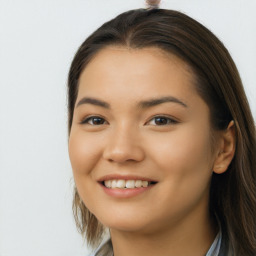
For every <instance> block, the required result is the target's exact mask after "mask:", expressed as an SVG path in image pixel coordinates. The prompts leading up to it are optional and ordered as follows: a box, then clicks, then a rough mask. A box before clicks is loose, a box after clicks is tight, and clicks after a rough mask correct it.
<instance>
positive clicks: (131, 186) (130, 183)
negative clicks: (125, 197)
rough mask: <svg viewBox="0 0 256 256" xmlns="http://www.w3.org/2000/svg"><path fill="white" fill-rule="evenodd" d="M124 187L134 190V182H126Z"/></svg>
mask: <svg viewBox="0 0 256 256" xmlns="http://www.w3.org/2000/svg"><path fill="white" fill-rule="evenodd" d="M125 187H127V188H135V180H127V181H126V184H125Z"/></svg>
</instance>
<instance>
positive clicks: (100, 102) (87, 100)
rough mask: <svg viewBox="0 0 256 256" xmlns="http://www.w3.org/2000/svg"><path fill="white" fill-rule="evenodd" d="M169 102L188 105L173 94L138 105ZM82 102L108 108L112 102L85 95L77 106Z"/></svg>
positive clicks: (147, 105)
mask: <svg viewBox="0 0 256 256" xmlns="http://www.w3.org/2000/svg"><path fill="white" fill-rule="evenodd" d="M167 102H172V103H177V104H180V105H181V106H183V107H186V108H187V107H188V106H187V105H186V104H185V103H184V102H182V101H181V100H179V99H177V98H175V97H173V96H166V97H160V98H153V99H149V100H145V101H141V102H139V103H138V106H139V107H140V108H150V107H153V106H156V105H160V104H163V103H167ZM82 104H92V105H95V106H100V107H103V108H106V109H110V104H109V103H107V102H105V101H103V100H99V99H95V98H91V97H84V98H82V99H81V100H80V101H79V102H78V103H77V104H76V107H78V106H80V105H82Z"/></svg>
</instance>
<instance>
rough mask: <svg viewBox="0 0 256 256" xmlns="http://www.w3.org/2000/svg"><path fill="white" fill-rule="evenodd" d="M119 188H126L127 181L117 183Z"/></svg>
mask: <svg viewBox="0 0 256 256" xmlns="http://www.w3.org/2000/svg"><path fill="white" fill-rule="evenodd" d="M116 187H117V188H125V180H118V181H117V183H116Z"/></svg>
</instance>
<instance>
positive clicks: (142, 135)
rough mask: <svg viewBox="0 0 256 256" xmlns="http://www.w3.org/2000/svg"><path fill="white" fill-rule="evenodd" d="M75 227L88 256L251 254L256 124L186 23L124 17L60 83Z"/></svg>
mask: <svg viewBox="0 0 256 256" xmlns="http://www.w3.org/2000/svg"><path fill="white" fill-rule="evenodd" d="M68 100H69V101H68V109H69V153H70V160H71V164H72V168H73V173H74V179H75V184H76V187H75V194H74V201H73V210H74V214H75V218H76V222H77V226H78V228H79V229H80V231H81V233H82V234H83V235H86V238H87V241H88V243H89V244H90V245H92V246H94V247H97V245H98V244H99V242H100V241H101V239H102V236H103V232H104V230H105V229H106V228H107V229H109V231H110V237H111V240H109V241H108V242H107V243H106V244H105V245H103V246H102V247H101V249H99V250H98V252H97V254H96V255H113V254H114V255H115V256H125V255H133V256H136V255H148V256H151V255H161V256H165V255H166V256H167V255H168V256H172V255H173V256H177V255H179V256H188V255H189V256H199V255H207V256H213V255H219V256H220V255H222V256H226V255H234V256H241V255H243V256H253V255H256V218H255V216H256V192H255V191H256V188H255V187H256V186H255V185H256V169H255V167H256V162H255V161H256V158H255V155H256V154H255V153H256V143H255V125H254V121H253V117H252V114H251V111H250V108H249V105H248V102H247V99H246V96H245V93H244V89H243V86H242V83H241V80H240V77H239V74H238V71H237V69H236V66H235V64H234V62H233V60H232V58H231V57H230V55H229V53H228V51H227V49H226V48H225V47H224V46H223V44H222V43H221V42H220V41H219V40H218V39H217V38H216V37H215V36H214V35H213V34H212V33H211V32H210V31H209V30H208V29H206V28H205V27H204V26H202V25H201V24H199V23H198V22H197V21H195V20H193V19H192V18H190V17H188V16H186V15H184V14H182V13H179V12H177V11H172V10H163V9H157V8H149V9H139V10H132V11H129V12H125V13H123V14H121V15H119V16H118V17H116V18H115V19H113V20H111V21H109V22H107V23H105V24H104V25H103V26H102V27H100V28H99V29H98V30H97V31H95V32H94V33H93V34H92V35H91V36H90V37H89V38H88V39H86V41H85V42H84V43H83V44H82V45H81V47H80V48H79V50H78V52H77V53H76V55H75V57H74V60H73V62H72V65H71V68H70V73H69V80H68Z"/></svg>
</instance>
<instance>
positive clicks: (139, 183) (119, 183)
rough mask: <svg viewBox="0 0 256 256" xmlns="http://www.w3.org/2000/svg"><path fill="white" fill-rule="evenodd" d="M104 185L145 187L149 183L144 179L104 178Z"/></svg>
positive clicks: (108, 186) (109, 186) (112, 186)
mask: <svg viewBox="0 0 256 256" xmlns="http://www.w3.org/2000/svg"><path fill="white" fill-rule="evenodd" d="M104 185H105V187H107V188H123V189H125V188H127V189H129V188H141V187H143V188H146V187H148V186H149V185H150V182H148V181H145V180H106V181H104Z"/></svg>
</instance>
